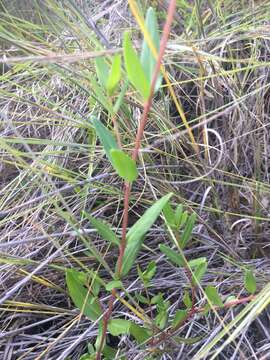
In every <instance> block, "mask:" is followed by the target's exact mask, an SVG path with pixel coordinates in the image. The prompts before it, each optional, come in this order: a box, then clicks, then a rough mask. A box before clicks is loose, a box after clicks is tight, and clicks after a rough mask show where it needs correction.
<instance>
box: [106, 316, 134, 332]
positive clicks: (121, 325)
mask: <svg viewBox="0 0 270 360" xmlns="http://www.w3.org/2000/svg"><path fill="white" fill-rule="evenodd" d="M131 325H132V322H131V321H129V320H124V319H112V320H110V321H109V323H108V331H109V333H110V334H112V335H113V336H119V335H123V334H129V333H130V327H131Z"/></svg>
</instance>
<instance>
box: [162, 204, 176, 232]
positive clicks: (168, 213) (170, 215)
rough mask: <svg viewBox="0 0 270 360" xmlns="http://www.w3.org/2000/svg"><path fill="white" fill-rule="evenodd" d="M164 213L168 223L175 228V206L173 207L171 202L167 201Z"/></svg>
mask: <svg viewBox="0 0 270 360" xmlns="http://www.w3.org/2000/svg"><path fill="white" fill-rule="evenodd" d="M163 215H164V217H165V219H166V221H167V223H168V225H169V226H170V227H171V228H174V227H175V215H174V211H173V208H172V207H171V204H170V203H169V202H167V204H166V205H165V206H164V208H163Z"/></svg>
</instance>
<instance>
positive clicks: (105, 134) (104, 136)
mask: <svg viewBox="0 0 270 360" xmlns="http://www.w3.org/2000/svg"><path fill="white" fill-rule="evenodd" d="M92 124H93V126H94V128H95V130H96V133H97V136H98V138H99V140H100V141H101V143H102V145H103V147H104V150H105V153H106V155H107V157H108V159H109V160H110V161H111V162H112V158H111V153H110V151H111V150H112V149H118V145H117V143H116V140H115V138H114V136H113V135H112V133H111V132H110V131H109V130H108V129H107V128H106V127H105V126H104V125H103V124H102V122H101V121H100V120H98V119H96V118H92Z"/></svg>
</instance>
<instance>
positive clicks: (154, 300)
mask: <svg viewBox="0 0 270 360" xmlns="http://www.w3.org/2000/svg"><path fill="white" fill-rule="evenodd" d="M163 301H164V300H163V295H162V293H158V294H157V295H155V296H153V297H152V299H151V304H152V305H156V304H162V303H163Z"/></svg>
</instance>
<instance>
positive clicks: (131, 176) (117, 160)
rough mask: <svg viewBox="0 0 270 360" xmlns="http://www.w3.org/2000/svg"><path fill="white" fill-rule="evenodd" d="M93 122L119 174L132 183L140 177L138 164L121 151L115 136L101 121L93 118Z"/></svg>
mask: <svg viewBox="0 0 270 360" xmlns="http://www.w3.org/2000/svg"><path fill="white" fill-rule="evenodd" d="M91 122H92V125H93V126H94V128H95V130H96V134H97V136H98V138H99V139H100V141H101V143H102V145H103V147H104V150H105V153H106V155H107V157H108V159H109V160H110V162H111V164H112V166H113V168H114V169H115V171H116V172H117V174H118V175H119V176H120V177H121V178H123V179H124V180H125V181H129V182H132V181H134V180H136V179H137V176H138V170H137V166H136V162H135V161H134V160H133V159H131V157H130V156H129V155H127V154H126V153H125V152H124V151H123V150H121V149H119V147H118V145H117V143H116V140H115V138H114V136H113V135H112V133H111V132H110V131H109V130H108V129H107V128H106V127H105V126H104V125H103V124H102V122H101V121H100V120H98V119H96V118H92V119H91Z"/></svg>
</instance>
